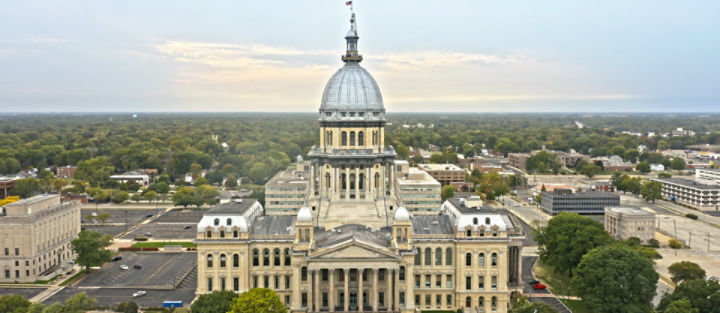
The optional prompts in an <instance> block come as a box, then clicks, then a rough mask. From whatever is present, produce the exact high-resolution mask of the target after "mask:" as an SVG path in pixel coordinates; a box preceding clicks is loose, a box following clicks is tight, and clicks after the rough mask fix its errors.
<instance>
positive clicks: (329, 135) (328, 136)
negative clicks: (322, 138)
mask: <svg viewBox="0 0 720 313" xmlns="http://www.w3.org/2000/svg"><path fill="white" fill-rule="evenodd" d="M327 144H328V145H332V144H333V143H332V132H331V131H328V132H327Z"/></svg>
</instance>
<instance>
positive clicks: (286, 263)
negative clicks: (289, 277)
mask: <svg viewBox="0 0 720 313" xmlns="http://www.w3.org/2000/svg"><path fill="white" fill-rule="evenodd" d="M291 261H292V259H291V258H290V248H285V266H289V265H290V262H291Z"/></svg>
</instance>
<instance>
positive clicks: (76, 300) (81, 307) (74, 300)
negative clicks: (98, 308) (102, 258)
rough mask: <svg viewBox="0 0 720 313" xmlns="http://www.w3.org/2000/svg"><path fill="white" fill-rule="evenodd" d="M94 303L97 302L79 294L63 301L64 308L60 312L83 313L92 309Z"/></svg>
mask: <svg viewBox="0 0 720 313" xmlns="http://www.w3.org/2000/svg"><path fill="white" fill-rule="evenodd" d="M78 263H79V262H78ZM96 303H97V300H95V299H94V298H90V297H88V295H87V294H86V293H84V292H81V293H78V294H75V295H74V296H72V297H70V298H68V299H67V300H65V306H64V307H63V310H62V312H63V313H84V312H87V311H89V310H90V309H92V308H93V307H94V306H95V304H96Z"/></svg>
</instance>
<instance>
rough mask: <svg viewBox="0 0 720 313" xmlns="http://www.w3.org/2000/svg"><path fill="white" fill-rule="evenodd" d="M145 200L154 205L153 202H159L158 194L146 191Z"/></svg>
mask: <svg viewBox="0 0 720 313" xmlns="http://www.w3.org/2000/svg"><path fill="white" fill-rule="evenodd" d="M143 198H145V200H147V201H148V202H150V203H152V202H153V201H155V200H157V198H158V194H157V192H155V191H152V190H150V191H146V192H145V194H143Z"/></svg>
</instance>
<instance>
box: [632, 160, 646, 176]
mask: <svg viewBox="0 0 720 313" xmlns="http://www.w3.org/2000/svg"><path fill="white" fill-rule="evenodd" d="M635 169H636V170H637V171H638V172H640V173H643V174H647V173H650V164H648V162H645V161H643V162H640V163H638V164H637V165H635Z"/></svg>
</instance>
